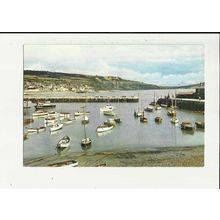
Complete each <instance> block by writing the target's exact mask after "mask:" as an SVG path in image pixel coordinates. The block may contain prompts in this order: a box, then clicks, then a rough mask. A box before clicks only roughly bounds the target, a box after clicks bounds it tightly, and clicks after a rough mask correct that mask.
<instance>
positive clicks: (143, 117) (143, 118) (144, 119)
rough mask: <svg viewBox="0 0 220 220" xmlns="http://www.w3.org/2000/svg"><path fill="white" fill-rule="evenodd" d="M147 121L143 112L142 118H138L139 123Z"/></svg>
mask: <svg viewBox="0 0 220 220" xmlns="http://www.w3.org/2000/svg"><path fill="white" fill-rule="evenodd" d="M147 121H148V119H147V117H145V116H144V111H143V112H142V116H141V117H140V122H143V123H146V122H147Z"/></svg>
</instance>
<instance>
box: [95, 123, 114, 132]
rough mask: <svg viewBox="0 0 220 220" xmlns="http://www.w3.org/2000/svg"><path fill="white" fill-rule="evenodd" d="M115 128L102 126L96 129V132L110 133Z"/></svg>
mask: <svg viewBox="0 0 220 220" xmlns="http://www.w3.org/2000/svg"><path fill="white" fill-rule="evenodd" d="M113 128H114V126H113V125H100V126H98V127H97V128H96V132H98V133H99V132H105V131H109V130H112V129H113Z"/></svg>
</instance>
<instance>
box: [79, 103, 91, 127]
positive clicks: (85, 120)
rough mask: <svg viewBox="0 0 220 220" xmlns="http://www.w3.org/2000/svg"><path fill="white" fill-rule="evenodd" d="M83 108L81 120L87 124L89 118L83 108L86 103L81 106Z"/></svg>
mask: <svg viewBox="0 0 220 220" xmlns="http://www.w3.org/2000/svg"><path fill="white" fill-rule="evenodd" d="M81 108H82V109H83V120H82V124H88V123H89V118H88V116H87V115H86V113H85V108H86V104H85V105H84V106H82V107H81Z"/></svg>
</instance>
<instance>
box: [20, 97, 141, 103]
mask: <svg viewBox="0 0 220 220" xmlns="http://www.w3.org/2000/svg"><path fill="white" fill-rule="evenodd" d="M24 101H31V102H33V103H37V102H46V101H50V102H51V103H64V102H69V103H71V102H138V101H139V98H138V97H137V96H86V97H85V96H68V97H59V96H57V97H56V96H50V97H46V96H30V95H24Z"/></svg>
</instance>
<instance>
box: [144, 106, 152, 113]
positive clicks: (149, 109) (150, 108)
mask: <svg viewBox="0 0 220 220" xmlns="http://www.w3.org/2000/svg"><path fill="white" fill-rule="evenodd" d="M144 111H146V112H153V111H154V108H153V107H152V106H148V107H146V108H145V109H144Z"/></svg>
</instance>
